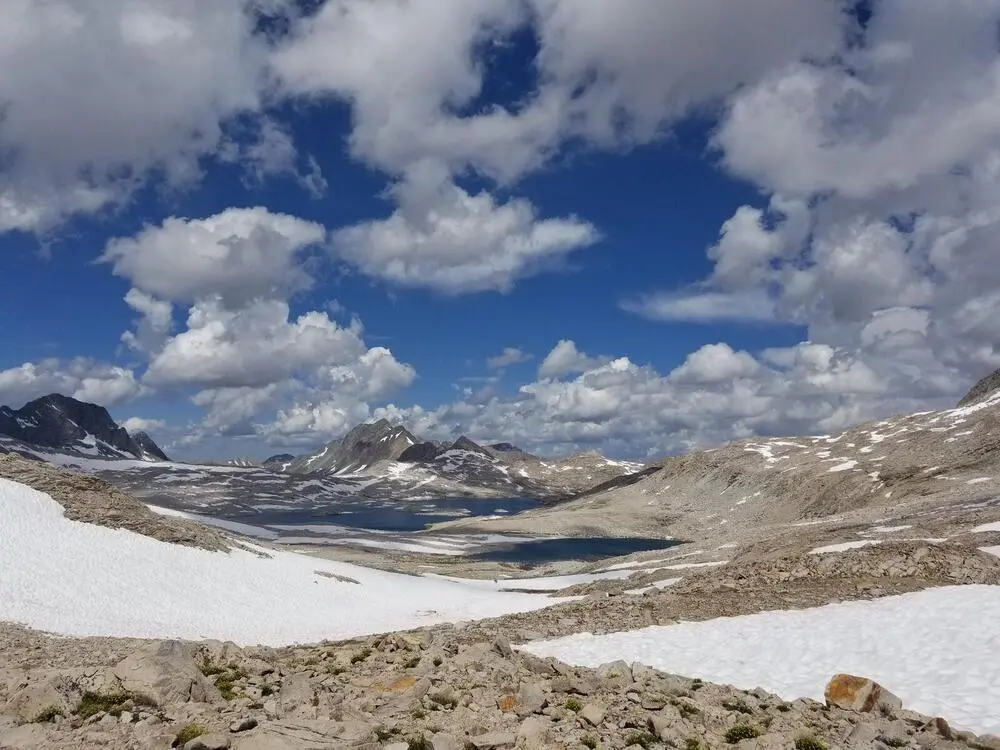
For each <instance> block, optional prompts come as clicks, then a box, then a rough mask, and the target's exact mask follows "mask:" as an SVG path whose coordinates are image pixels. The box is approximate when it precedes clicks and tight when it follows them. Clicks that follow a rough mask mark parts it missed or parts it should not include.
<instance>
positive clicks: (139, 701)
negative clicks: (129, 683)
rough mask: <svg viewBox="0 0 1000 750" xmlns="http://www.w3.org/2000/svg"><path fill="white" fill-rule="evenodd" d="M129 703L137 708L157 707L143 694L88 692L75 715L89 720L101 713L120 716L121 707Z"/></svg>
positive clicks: (78, 704) (74, 710) (78, 705)
mask: <svg viewBox="0 0 1000 750" xmlns="http://www.w3.org/2000/svg"><path fill="white" fill-rule="evenodd" d="M127 701H132V704H133V705H135V706H155V705H156V701H154V700H153V699H152V698H150V697H148V696H145V695H143V694H142V693H129V692H126V691H119V692H114V693H96V692H93V691H90V690H88V691H86V692H85V693H84V694H83V695H82V696H80V702H79V703H77V704H76V708H75V709H73V713H74V714H76V715H77V716H79V717H80V718H81V719H89V718H90V717H91V716H93V715H94V714H97V713H100V712H101V711H103V712H105V713H109V714H112V715H113V716H120V715H121V712H122V709H121V706H122V704H124V703H126V702H127Z"/></svg>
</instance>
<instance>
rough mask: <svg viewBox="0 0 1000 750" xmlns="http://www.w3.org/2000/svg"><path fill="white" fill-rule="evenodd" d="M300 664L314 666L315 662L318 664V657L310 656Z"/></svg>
mask: <svg viewBox="0 0 1000 750" xmlns="http://www.w3.org/2000/svg"><path fill="white" fill-rule="evenodd" d="M302 664H303V666H306V667H315V666H316V665H317V664H319V659H317V658H316V657H315V656H310V657H309V658H308V659H306V660H305V661H304V662H302Z"/></svg>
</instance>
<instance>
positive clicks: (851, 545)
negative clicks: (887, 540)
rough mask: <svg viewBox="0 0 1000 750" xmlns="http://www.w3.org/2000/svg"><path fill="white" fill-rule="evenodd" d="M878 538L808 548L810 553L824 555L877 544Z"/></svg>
mask: <svg viewBox="0 0 1000 750" xmlns="http://www.w3.org/2000/svg"><path fill="white" fill-rule="evenodd" d="M879 543H880V541H879V540H878V539H864V540H862V541H857V542H841V543H840V544H828V545H826V546H825V547H816V548H815V549H811V550H809V554H810V555H825V554H827V553H828V552H847V550H849V549H860V548H861V547H869V546H871V545H873V544H879Z"/></svg>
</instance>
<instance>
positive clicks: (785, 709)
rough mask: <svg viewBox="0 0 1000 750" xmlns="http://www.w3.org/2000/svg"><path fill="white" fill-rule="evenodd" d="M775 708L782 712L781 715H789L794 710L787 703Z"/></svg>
mask: <svg viewBox="0 0 1000 750" xmlns="http://www.w3.org/2000/svg"><path fill="white" fill-rule="evenodd" d="M775 708H776V709H778V710H779V711H781V713H783V714H787V713H788V712H789V711H791V710H792V707H791V706H789V705H788V704H787V703H779V704H778V705H777V706H775Z"/></svg>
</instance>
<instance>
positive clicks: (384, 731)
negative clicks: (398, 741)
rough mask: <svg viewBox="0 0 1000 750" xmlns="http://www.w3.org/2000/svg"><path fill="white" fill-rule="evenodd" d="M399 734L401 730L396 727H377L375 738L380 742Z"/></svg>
mask: <svg viewBox="0 0 1000 750" xmlns="http://www.w3.org/2000/svg"><path fill="white" fill-rule="evenodd" d="M397 734H399V730H398V729H396V728H395V727H392V728H391V729H390V728H387V727H377V728H376V729H375V739H377V740H378V741H379V742H386V741H388V740H391V739H392V738H393V737H395V736H396V735H397Z"/></svg>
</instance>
